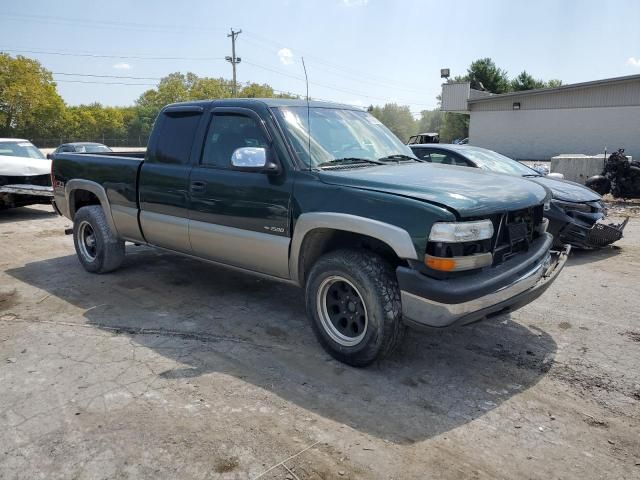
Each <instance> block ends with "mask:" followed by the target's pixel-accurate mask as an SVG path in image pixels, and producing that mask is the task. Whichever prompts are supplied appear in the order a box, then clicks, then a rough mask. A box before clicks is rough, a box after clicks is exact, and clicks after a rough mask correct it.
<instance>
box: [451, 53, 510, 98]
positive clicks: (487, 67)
mask: <svg viewBox="0 0 640 480" xmlns="http://www.w3.org/2000/svg"><path fill="white" fill-rule="evenodd" d="M463 80H466V81H469V82H471V88H475V89H476V90H485V91H487V92H491V93H506V92H508V91H509V90H510V88H511V85H510V82H509V77H508V75H507V72H506V71H505V70H502V69H501V68H498V67H496V64H495V63H494V62H493V60H491V59H490V58H481V59H479V60H476V61H475V62H472V63H471V65H470V66H469V68H468V69H467V74H466V75H465V76H464V77H463Z"/></svg>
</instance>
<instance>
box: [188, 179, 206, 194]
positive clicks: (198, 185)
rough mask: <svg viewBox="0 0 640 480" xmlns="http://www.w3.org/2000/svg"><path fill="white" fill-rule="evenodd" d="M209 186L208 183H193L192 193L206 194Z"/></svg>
mask: <svg viewBox="0 0 640 480" xmlns="http://www.w3.org/2000/svg"><path fill="white" fill-rule="evenodd" d="M206 186H207V182H200V181H196V182H191V191H192V192H204V189H205V187H206Z"/></svg>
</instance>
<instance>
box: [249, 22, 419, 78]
mask: <svg viewBox="0 0 640 480" xmlns="http://www.w3.org/2000/svg"><path fill="white" fill-rule="evenodd" d="M245 34H246V35H247V36H248V37H254V38H256V39H257V40H260V41H261V42H263V43H270V44H271V45H274V46H275V47H276V48H282V47H284V45H283V44H282V43H280V42H276V41H274V40H270V39H268V38H266V37H264V36H262V35H258V34H256V33H253V32H251V31H246V32H245ZM249 41H250V42H251V39H250V38H249ZM251 43H253V44H254V45H256V46H259V47H261V48H267V47H265V46H264V45H263V44H260V43H257V42H251ZM271 51H273V50H271ZM300 53H303V52H302V51H300ZM305 57H306V58H312V59H315V62H314V63H320V64H324V65H326V66H329V67H331V68H334V69H338V70H340V71H351V72H352V73H353V74H355V75H357V76H358V78H359V79H360V78H361V77H362V75H363V72H362V71H361V70H355V69H353V68H352V67H347V66H344V65H339V64H337V63H333V62H329V61H327V60H324V59H322V58H320V57H317V56H315V55H309V54H308V52H307V53H305ZM367 75H368V76H369V77H377V78H379V79H381V80H383V81H384V82H385V83H387V84H388V86H391V87H394V88H397V84H398V83H399V82H398V79H397V78H391V77H384V76H381V75H379V74H371V73H367ZM406 85H408V84H406ZM415 90H416V91H421V90H420V89H418V88H415Z"/></svg>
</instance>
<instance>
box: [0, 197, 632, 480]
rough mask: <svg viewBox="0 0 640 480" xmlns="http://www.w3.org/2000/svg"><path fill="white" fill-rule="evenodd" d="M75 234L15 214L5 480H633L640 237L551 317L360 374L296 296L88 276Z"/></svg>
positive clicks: (181, 274) (224, 283)
mask: <svg viewBox="0 0 640 480" xmlns="http://www.w3.org/2000/svg"><path fill="white" fill-rule="evenodd" d="M68 226H70V223H69V221H68V220H66V219H64V218H60V217H57V216H55V215H53V214H52V213H51V210H50V208H48V207H44V206H42V207H34V208H21V209H15V210H10V211H4V212H0V478H2V479H14V478H20V479H35V478H47V479H56V478H65V479H66V478H74V479H99V478H149V479H161V478H171V479H174V478H180V479H192V478H193V479H209V478H211V479H216V478H220V479H246V478H262V479H285V478H286V479H294V480H295V479H299V480H303V479H334V478H338V479H342V478H344V479H414V478H416V479H426V478H445V479H460V478H504V479H515V478H527V479H552V478H563V479H568V478H576V479H578V478H580V479H584V478H589V479H591V478H612V479H623V478H626V479H632V478H634V479H637V478H640V294H639V282H638V280H639V279H640V220H639V219H638V218H632V219H631V222H630V223H629V225H628V227H627V231H626V236H625V238H624V239H623V240H622V241H620V242H619V244H618V245H619V246H618V248H608V249H605V250H602V251H598V252H576V253H573V254H572V257H571V259H570V261H569V263H568V265H567V267H566V268H565V270H564V272H563V273H562V274H561V276H560V278H559V280H558V281H557V282H556V283H555V284H554V285H553V286H552V287H551V288H550V289H549V290H548V291H547V292H546V293H545V294H544V295H543V296H542V297H541V298H540V299H539V300H538V301H537V302H535V303H533V304H531V305H528V306H527V307H525V308H523V309H521V310H519V311H517V312H514V313H512V314H510V315H504V316H500V317H497V318H493V319H490V320H487V321H484V322H481V323H477V324H474V325H472V326H468V327H462V328H458V329H454V330H448V331H439V332H434V333H428V334H427V333H417V332H411V333H410V334H409V335H408V338H407V339H406V341H405V343H404V345H403V347H402V349H401V350H400V351H398V352H397V353H396V354H394V356H393V357H392V358H390V359H388V360H386V361H384V362H382V363H380V364H377V365H374V366H372V367H370V368H367V369H353V368H350V367H347V366H345V365H342V364H340V363H338V362H336V361H334V360H332V359H331V358H330V357H329V356H328V355H327V354H325V353H324V352H323V351H322V350H321V348H320V347H319V346H318V344H317V343H316V340H315V339H314V337H313V335H312V332H311V328H310V326H309V323H308V321H307V319H306V317H305V313H304V306H303V300H302V296H301V292H300V291H299V290H297V289H296V288H293V287H290V286H287V285H284V284H280V283H273V282H269V281H266V280H262V279H257V278H253V277H250V276H245V275H242V274H239V273H234V272H230V271H228V270H225V269H222V268H218V267H214V266H211V265H208V264H204V263H198V262H195V261H192V260H189V259H186V258H182V257H179V256H174V255H170V254H166V253H159V252H157V251H154V250H152V249H149V248H145V247H135V246H133V245H131V246H128V247H127V259H126V261H125V264H124V266H123V268H122V269H121V270H119V271H117V272H115V273H112V274H109V275H103V276H96V275H92V274H89V273H86V272H85V271H84V270H83V269H82V268H81V267H80V264H79V263H78V261H77V260H76V257H75V253H74V249H73V243H72V239H71V237H70V236H65V235H64V234H63V229H64V228H65V227H68ZM264 472H266V473H264ZM261 475H262V476H261Z"/></svg>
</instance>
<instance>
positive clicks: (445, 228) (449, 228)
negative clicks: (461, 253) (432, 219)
mask: <svg viewBox="0 0 640 480" xmlns="http://www.w3.org/2000/svg"><path fill="white" fill-rule="evenodd" d="M491 237H493V223H491V220H479V221H475V222H450V223H449V222H437V223H434V224H433V226H432V227H431V233H430V234H429V241H430V242H448V243H458V242H473V241H476V240H485V239H487V238H491Z"/></svg>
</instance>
